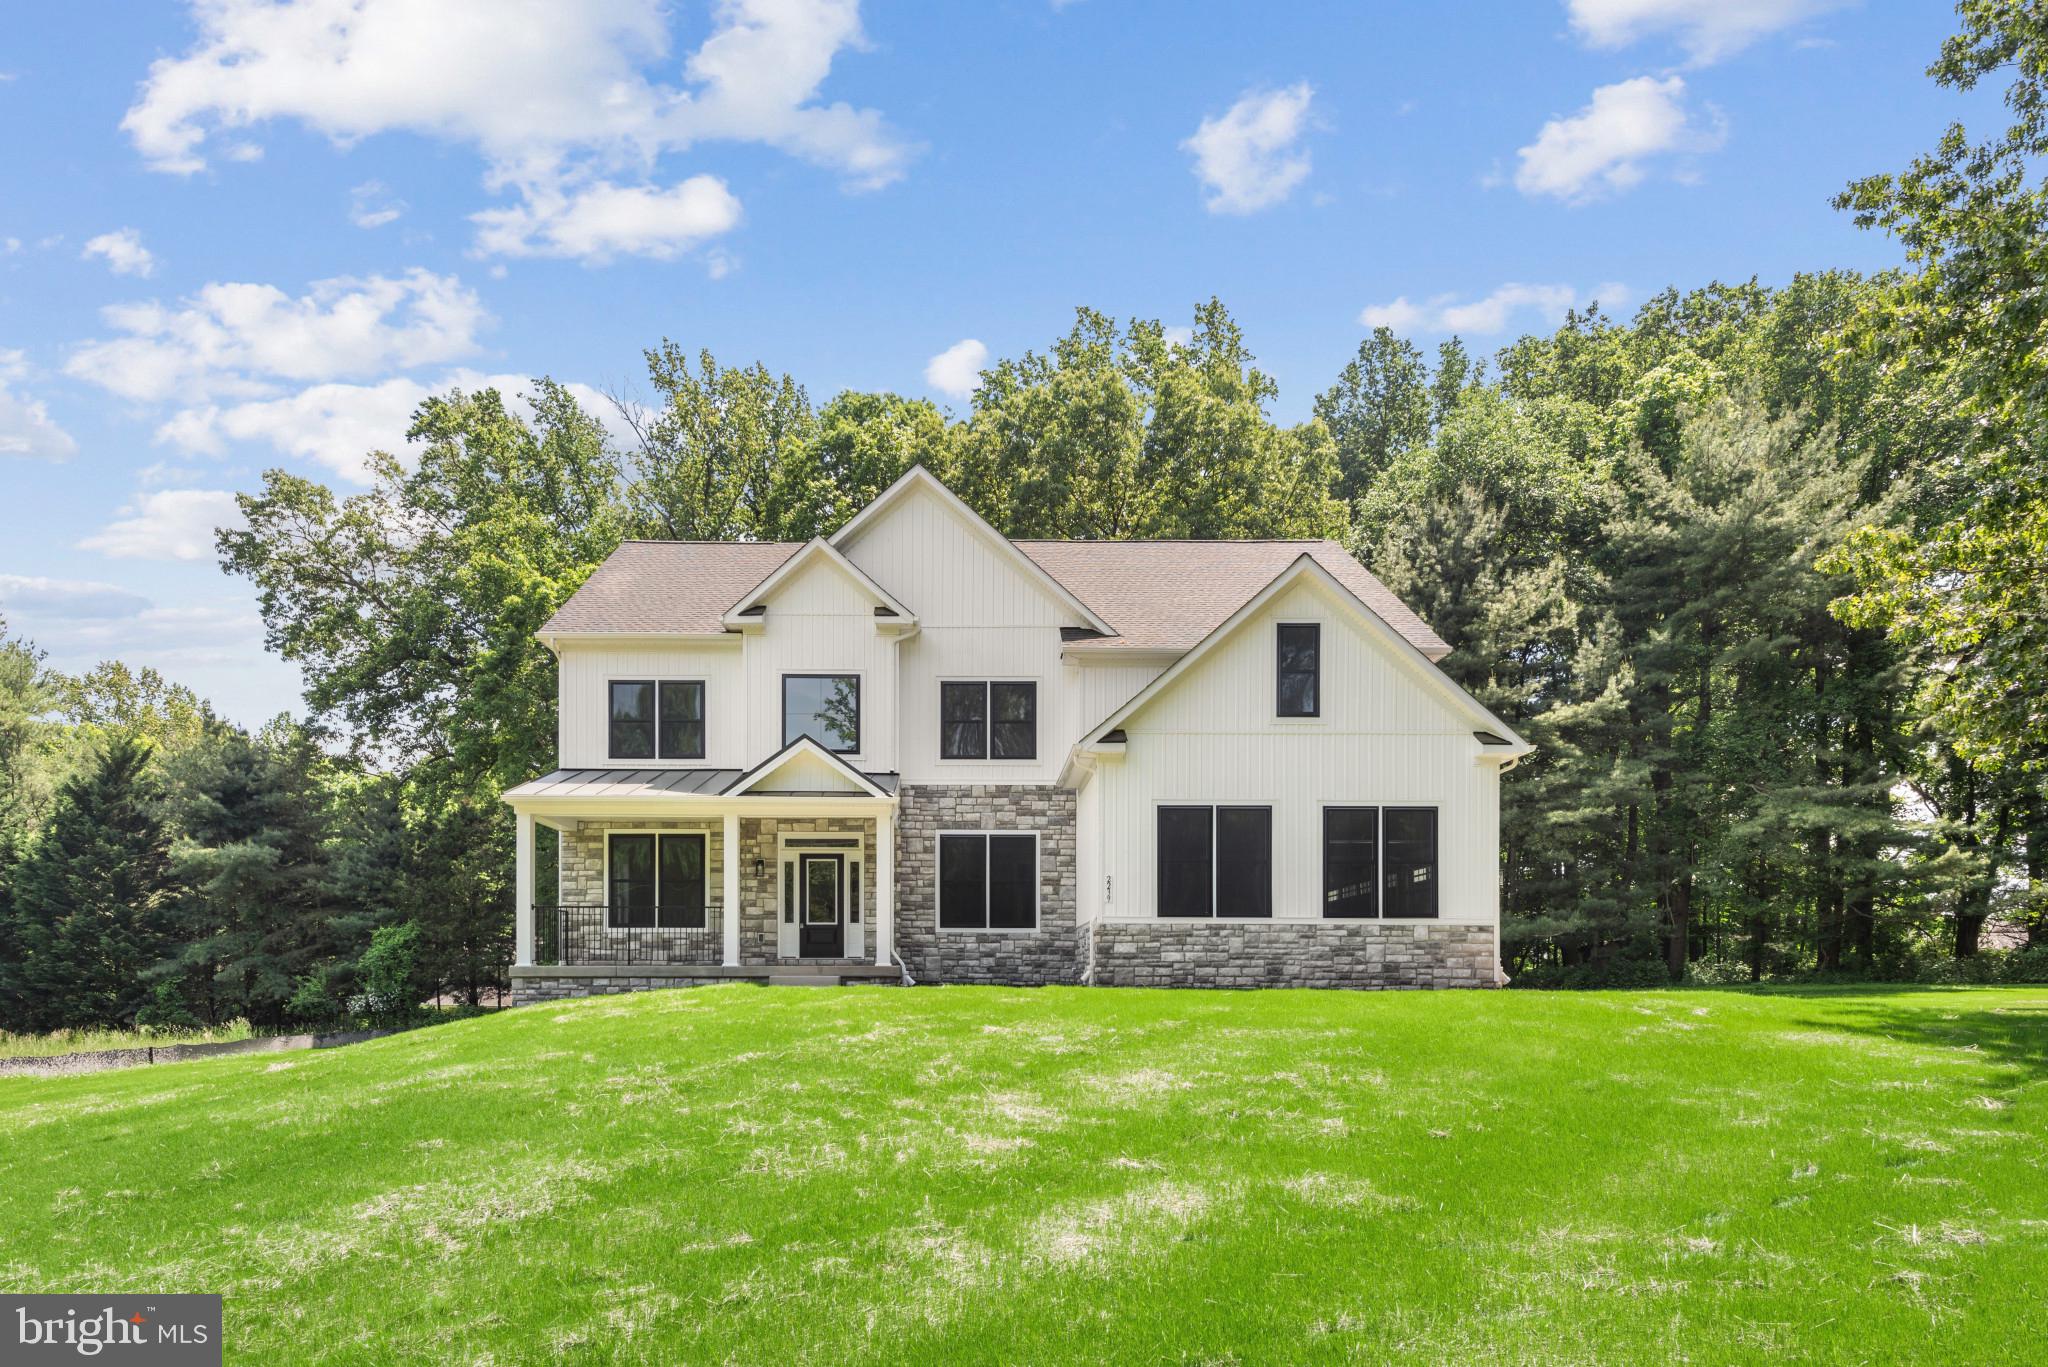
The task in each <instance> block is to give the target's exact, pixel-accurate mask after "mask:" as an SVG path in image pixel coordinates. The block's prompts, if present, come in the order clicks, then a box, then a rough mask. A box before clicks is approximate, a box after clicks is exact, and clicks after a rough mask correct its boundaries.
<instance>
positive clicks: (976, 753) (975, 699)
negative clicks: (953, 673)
mask: <svg viewBox="0 0 2048 1367" xmlns="http://www.w3.org/2000/svg"><path fill="white" fill-rule="evenodd" d="M939 756H940V758H942V759H987V758H988V685H987V684H982V683H942V684H940V685H939Z"/></svg>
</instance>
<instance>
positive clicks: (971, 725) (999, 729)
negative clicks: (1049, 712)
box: [939, 679, 1038, 759]
mask: <svg viewBox="0 0 2048 1367" xmlns="http://www.w3.org/2000/svg"><path fill="white" fill-rule="evenodd" d="M939 758H941V759H1036V758H1038V685H1037V684H1036V683H1034V682H1032V681H1030V680H990V681H987V682H983V681H981V680H979V679H976V680H958V679H948V680H946V681H944V682H942V683H941V684H940V685H939Z"/></svg>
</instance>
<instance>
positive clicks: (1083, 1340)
mask: <svg viewBox="0 0 2048 1367" xmlns="http://www.w3.org/2000/svg"><path fill="white" fill-rule="evenodd" d="M0 1149H4V1154H5V1158H4V1167H0V1289H4V1290H7V1291H49V1290H85V1289H95V1290H97V1289H128V1290H161V1291H200V1290H205V1291H221V1292H224V1293H226V1296H227V1346H228V1357H229V1360H230V1361H235V1362H265V1363H300V1362H320V1363H391V1362H434V1363H444V1362H445V1363H462V1362H473V1363H517V1362H542V1361H566V1362H650V1363H653V1362H659V1363H670V1362H682V1363H695V1362H704V1363H719V1362H749V1363H796V1362H810V1363H842V1362H891V1363H893V1362H946V1363H964V1362H1017V1363H1026V1362H1028V1363H1046V1362H1056V1361H1125V1362H1157V1361H1164V1362H1176V1361H1187V1362H1243V1363H1263V1362H1277V1361H1293V1360H1302V1361H1345V1360H1353V1361H1362V1362H1381V1361H1388V1360H1401V1361H1420V1362H1446V1363H1487V1362H1586V1363H1594V1362H1598V1363H1613V1362H1690V1363H1719V1362H1729V1363H1734V1362H1743V1363H1749V1362H1758V1361H1765V1360H1775V1361H1785V1362H1858V1363H1894V1362H1908V1361H1920V1362H1942V1363H1956V1362H1972V1363H1974V1362H2006V1361H2027V1360H2040V1358H2041V1357H2042V1355H2043V1354H2044V1353H2048V1348H2044V1346H2043V1345H2044V1344H2048V1299H2044V1298H2043V1297H2042V1296H2041V1294H2040V1288H2041V1287H2042V1285H2043V1284H2044V1283H2048V1171H2044V1167H2048V992H2044V991H2042V990H2039V989H2033V990H2025V989H2003V990H1999V989H1991V990H1939V989H1932V990H1929V989H1922V990H1899V991H1865V992H1834V993H1757V994H1751V993H1741V992H1732V991H1696V992H1649V993H1591V994H1582V995H1577V994H1575V995H1564V994H1558V995H1550V994H1539V993H1514V992H1506V993H1412V994H1399V995H1381V994H1374V995H1354V994H1347V993H1309V992H1263V993H1257V992H1254V993H1221V992H1139V991H1109V990H1098V991H1090V990H1077V989H1052V988H1048V989H1042V990H1036V991H1030V990H1003V989H976V988H943V989H919V990H914V991H903V990H896V989H889V988H872V987H870V988H846V989H839V990H820V989H806V988H780V989H771V988H761V987H755V986H750V985H731V986H721V987H713V988H704V989H697V990H691V991H671V992H659V993H650V994H644V995H640V996H635V997H625V998H609V999H597V1000H591V1001H586V1002H580V1003H575V1004H570V1005H565V1006H557V1007H536V1008H528V1009H524V1010H518V1011H511V1012H506V1013H504V1014H501V1015H499V1016H496V1017H493V1018H488V1019H480V1020H470V1021H463V1022H459V1023H455V1024H451V1025H446V1026H441V1027H436V1028H433V1029H429V1030H421V1031H417V1032H414V1033H411V1034H407V1035H403V1036H397V1037H393V1038H389V1039H384V1040H379V1041H376V1042H373V1043H369V1044H364V1045H358V1046H354V1047H351V1048H346V1049H337V1050H330V1051H325V1052H319V1053H306V1054H297V1055H292V1056H290V1057H286V1058H279V1057H276V1056H269V1057H256V1058H241V1059H222V1060H209V1061H203V1062H196V1063H186V1064H176V1065H171V1066H167V1067H158V1068H153V1069H142V1070H135V1071H130V1072H122V1073H110V1074H100V1075H96V1076H91V1077H83V1078H64V1079H25V1078H16V1079H0Z"/></svg>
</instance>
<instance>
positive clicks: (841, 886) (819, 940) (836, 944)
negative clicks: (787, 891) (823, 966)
mask: <svg viewBox="0 0 2048 1367" xmlns="http://www.w3.org/2000/svg"><path fill="white" fill-rule="evenodd" d="M801 873H802V877H801V878H800V879H799V880H798V881H799V882H800V883H801V885H802V887H803V890H804V905H803V913H802V915H801V916H800V917H798V919H797V943H796V952H797V953H798V954H799V955H801V956H802V957H804V958H806V959H839V958H844V957H845V956H846V899H845V895H844V892H845V888H846V857H845V856H844V855H838V854H807V855H805V856H804V857H803V868H802V870H801Z"/></svg>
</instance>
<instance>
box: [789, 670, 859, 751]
mask: <svg viewBox="0 0 2048 1367" xmlns="http://www.w3.org/2000/svg"><path fill="white" fill-rule="evenodd" d="M799 736H809V737H810V738H811V739H812V740H814V741H816V742H817V743H818V744H820V745H822V746H824V747H825V748H826V749H827V750H830V751H832V752H833V753H835V754H841V755H849V754H853V753H855V752H856V751H858V750H859V749H860V676H859V675H857V674H785V675H783V676H782V743H783V744H784V745H788V744H791V743H792V742H794V741H795V740H796V739H797V737H799Z"/></svg>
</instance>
